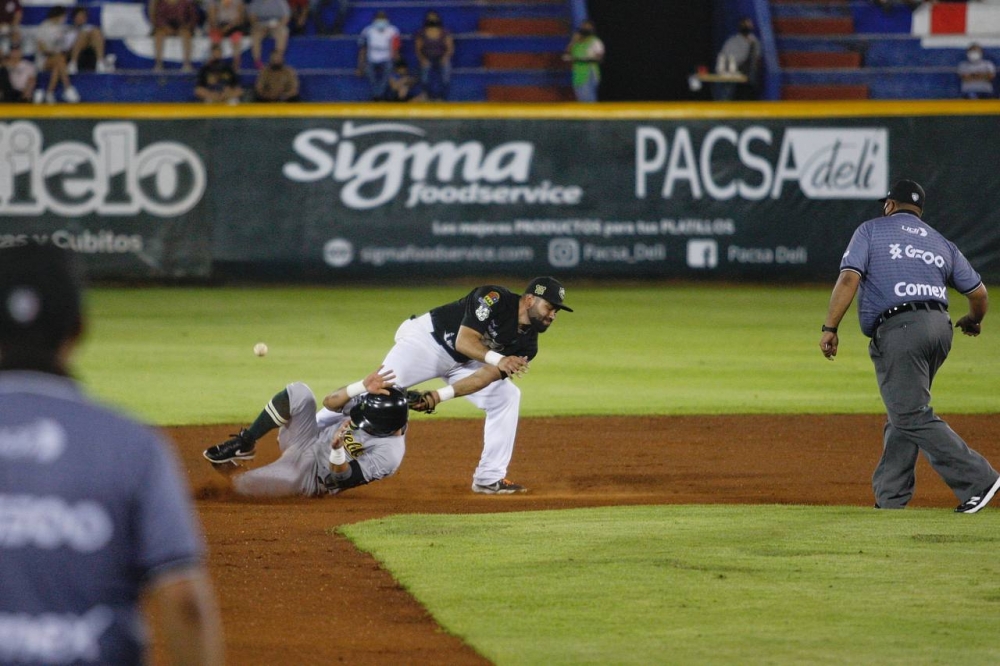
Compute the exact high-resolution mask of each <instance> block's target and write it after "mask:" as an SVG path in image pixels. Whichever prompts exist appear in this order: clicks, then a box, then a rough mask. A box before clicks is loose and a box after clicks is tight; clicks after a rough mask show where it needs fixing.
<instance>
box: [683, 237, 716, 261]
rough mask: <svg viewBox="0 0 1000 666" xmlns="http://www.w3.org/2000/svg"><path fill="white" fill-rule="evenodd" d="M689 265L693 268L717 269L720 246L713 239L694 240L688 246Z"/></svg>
mask: <svg viewBox="0 0 1000 666" xmlns="http://www.w3.org/2000/svg"><path fill="white" fill-rule="evenodd" d="M687 264H688V266H690V267H691V268H715V267H716V266H718V265H719V244H718V243H717V242H715V241H714V240H711V239H703V238H692V239H691V240H689V241H688V245H687Z"/></svg>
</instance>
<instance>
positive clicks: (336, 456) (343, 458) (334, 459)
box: [330, 446, 347, 465]
mask: <svg viewBox="0 0 1000 666" xmlns="http://www.w3.org/2000/svg"><path fill="white" fill-rule="evenodd" d="M345 462H347V454H346V453H344V447H342V446H338V447H337V448H335V449H332V450H331V451H330V464H331V465H343V464H344V463H345Z"/></svg>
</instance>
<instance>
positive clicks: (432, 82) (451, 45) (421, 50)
mask: <svg viewBox="0 0 1000 666" xmlns="http://www.w3.org/2000/svg"><path fill="white" fill-rule="evenodd" d="M415 48H416V52H417V60H418V61H419V62H420V83H421V85H422V86H423V89H424V93H425V94H426V95H427V98H428V99H432V100H434V99H439V100H444V99H448V92H449V88H450V87H451V57H452V55H454V53H455V40H454V39H453V38H452V36H451V32H450V31H449V30H448V28H445V27H444V23H443V22H442V21H441V15H440V14H438V13H437V12H435V11H429V12H427V14H426V16H424V25H423V27H422V28H421V29H420V32H418V33H417V35H416V38H415Z"/></svg>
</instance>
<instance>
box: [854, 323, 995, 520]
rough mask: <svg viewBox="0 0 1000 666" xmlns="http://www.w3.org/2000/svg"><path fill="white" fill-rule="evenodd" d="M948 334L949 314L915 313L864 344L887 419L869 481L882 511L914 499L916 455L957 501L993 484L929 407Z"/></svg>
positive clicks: (990, 473) (985, 467) (987, 469)
mask: <svg viewBox="0 0 1000 666" xmlns="http://www.w3.org/2000/svg"><path fill="white" fill-rule="evenodd" d="M953 336H954V331H953V329H952V324H951V320H950V319H949V317H948V314H947V313H946V312H936V311H923V310H918V311H915V312H906V313H903V314H900V315H897V316H895V317H893V318H891V319H889V320H887V321H885V322H884V323H883V324H882V325H881V326H879V327H878V329H876V331H875V334H874V335H873V337H872V339H871V342H870V343H869V345H868V355H869V356H870V357H871V359H872V363H874V364H875V376H876V378H877V379H878V387H879V391H880V392H881V394H882V402H883V403H885V409H886V413H887V415H888V420H887V421H886V424H885V434H884V445H883V450H882V458H881V460H879V463H878V466H877V467H876V468H875V473H874V475H873V476H872V489H873V490H874V492H875V502H876V505H877V506H878V507H880V508H883V509H901V508H903V507H905V506H906V504H907V503H908V502H909V501H910V499H911V498H912V497H913V487H914V483H915V481H916V479H915V476H914V468H915V466H916V463H917V453H918V452H921V451H922V452H923V454H924V457H926V458H927V461H928V462H929V463H930V464H931V467H933V468H934V471H935V472H937V473H938V474H939V475H940V476H941V478H942V479H944V481H945V483H947V484H948V487H950V488H951V490H952V492H953V493H955V496H956V497H957V498H958V500H959V502H965V501H966V500H968V499H969V498H970V497H972V496H973V495H976V494H977V493H980V492H982V491H983V490H984V489H986V488H989V487H990V486H992V485H993V484H994V483H995V482H996V480H997V471H996V470H995V469H993V467H992V466H991V465H990V463H989V462H988V461H987V460H986V459H985V458H984V457H983V456H981V455H980V454H979V453H977V452H976V451H974V450H972V449H970V448H969V446H968V444H966V443H965V441H964V440H963V439H962V438H961V437H959V436H958V434H957V433H956V432H955V431H954V430H952V429H951V428H950V427H949V426H948V424H947V423H945V422H944V421H943V420H941V419H940V418H939V417H938V416H937V415H936V414H935V413H934V409H933V408H932V407H931V406H930V400H931V384H932V382H933V381H934V376H935V374H937V371H938V368H940V367H941V365H942V364H943V363H944V362H945V359H947V358H948V352H950V351H951V342H952V338H953Z"/></svg>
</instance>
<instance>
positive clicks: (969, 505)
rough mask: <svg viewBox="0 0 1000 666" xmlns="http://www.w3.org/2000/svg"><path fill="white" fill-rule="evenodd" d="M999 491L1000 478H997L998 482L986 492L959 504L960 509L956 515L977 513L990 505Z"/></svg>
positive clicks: (956, 510) (956, 511)
mask: <svg viewBox="0 0 1000 666" xmlns="http://www.w3.org/2000/svg"><path fill="white" fill-rule="evenodd" d="M997 490H1000V478H997V480H996V482H994V484H993V485H992V486H990V487H989V488H987V489H986V491H984V492H981V493H977V494H975V495H973V496H972V497H970V498H969V499H967V500H965V501H964V502H962V503H961V504H959V505H958V508H957V509H955V513H976V512H977V511H979V510H980V509H982V508H983V507H984V506H986V505H987V504H989V503H990V500H991V499H993V496H994V495H996V494H997Z"/></svg>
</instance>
